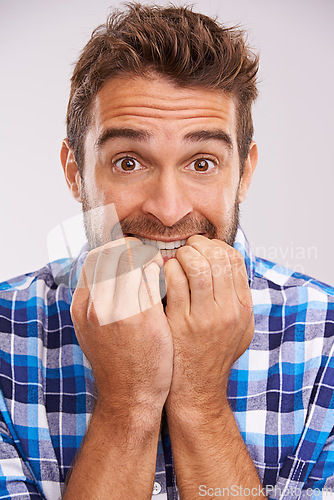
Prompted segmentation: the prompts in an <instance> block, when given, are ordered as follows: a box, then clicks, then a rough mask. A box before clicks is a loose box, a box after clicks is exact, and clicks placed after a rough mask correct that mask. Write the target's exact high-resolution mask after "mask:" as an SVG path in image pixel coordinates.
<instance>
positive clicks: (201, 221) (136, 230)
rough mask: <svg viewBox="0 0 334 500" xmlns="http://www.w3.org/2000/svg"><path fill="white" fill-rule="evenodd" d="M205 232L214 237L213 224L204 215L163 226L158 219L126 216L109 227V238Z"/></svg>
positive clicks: (182, 234) (170, 235) (168, 235)
mask: <svg viewBox="0 0 334 500" xmlns="http://www.w3.org/2000/svg"><path fill="white" fill-rule="evenodd" d="M201 233H203V234H206V235H207V236H208V237H209V238H210V239H212V238H215V237H216V228H215V226H214V225H213V224H212V223H211V222H210V221H209V220H208V219H206V218H205V217H196V216H193V215H189V216H188V217H186V218H184V219H182V220H180V221H178V222H176V224H174V225H173V226H164V225H163V224H162V223H161V222H159V221H158V220H152V219H149V218H147V217H145V216H144V215H140V216H138V217H133V218H126V219H123V220H121V221H119V222H118V223H117V224H115V225H114V226H113V228H112V229H111V239H112V240H117V239H120V238H123V235H124V234H133V235H140V236H142V237H144V238H145V237H148V238H149V237H150V236H152V235H154V236H155V237H158V236H159V237H162V238H170V237H173V238H175V237H177V236H179V235H180V236H184V235H189V236H190V235H193V234H201Z"/></svg>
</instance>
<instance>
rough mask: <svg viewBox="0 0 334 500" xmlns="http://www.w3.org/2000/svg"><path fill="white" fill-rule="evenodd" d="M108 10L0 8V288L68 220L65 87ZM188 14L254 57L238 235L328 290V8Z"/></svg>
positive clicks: (287, 5) (101, 2)
mask: <svg viewBox="0 0 334 500" xmlns="http://www.w3.org/2000/svg"><path fill="white" fill-rule="evenodd" d="M146 3H153V2H146ZM157 3H161V2H159V1H157ZM118 4H119V2H115V1H114V2H110V1H106V0H94V1H92V0H90V1H88V0H80V1H79V0H70V1H68V0H57V1H45V0H43V1H42V0H30V1H29V2H27V1H26V0H1V1H0V51H1V79H0V86H1V88H0V90H1V94H0V95H1V119H0V122H1V123H0V127H1V131H0V140H1V143H0V146H1V181H0V210H1V265H0V280H3V279H6V278H9V277H12V276H14V275H17V274H20V273H24V272H29V271H32V270H35V269H37V268H39V267H41V266H42V265H44V263H46V262H47V261H48V260H49V254H48V249H47V245H46V241H47V235H48V234H49V232H50V231H51V230H52V229H53V228H54V227H55V226H56V225H58V224H59V223H61V222H62V221H64V220H66V219H68V218H69V217H71V216H73V215H75V214H78V213H79V212H80V205H79V204H78V203H76V202H75V201H74V200H72V199H71V196H70V194H69V193H68V191H67V187H66V184H65V181H64V178H63V174H62V169H61V165H60V161H59V149H60V145H61V141H62V138H63V137H64V135H65V112H66V106H67V98H68V92H69V79H70V75H71V69H72V63H73V62H74V61H75V60H76V58H77V56H78V54H79V51H80V50H81V49H82V47H83V45H84V44H85V42H86V41H87V40H88V38H89V35H90V33H91V31H92V29H93V28H94V27H96V26H97V25H98V24H100V23H102V22H104V20H105V17H106V14H107V12H108V8H109V7H110V6H113V5H118ZM194 5H195V10H199V11H202V12H203V13H206V14H209V15H216V14H218V16H219V19H220V20H221V21H222V22H224V23H226V24H228V25H231V24H236V23H240V24H242V25H243V26H244V27H245V28H246V29H247V30H248V32H249V39H250V41H251V44H252V46H253V47H254V48H255V49H260V52H261V68H260V79H261V83H260V98H259V100H258V102H257V104H256V106H255V109H254V123H255V139H256V141H257V142H258V146H259V152H260V158H259V164H258V168H257V171H256V174H255V177H254V180H253V185H252V187H251V190H250V193H249V197H248V200H247V201H246V202H245V203H244V204H243V205H242V207H241V208H242V219H241V220H242V226H243V228H244V229H245V231H246V233H247V235H248V238H249V239H250V241H251V242H252V244H253V247H254V250H255V251H257V253H258V254H259V255H260V256H262V257H264V258H268V259H269V260H274V261H277V262H280V263H282V264H284V265H287V266H289V267H292V268H293V269H295V270H297V271H300V272H305V273H307V274H309V275H311V276H313V277H315V278H317V279H320V280H322V281H325V282H327V283H329V284H332V285H333V284H334V269H333V265H332V261H331V260H332V259H331V257H332V246H333V235H332V209H333V197H332V193H333V185H334V182H333V180H334V173H333V167H334V165H333V154H332V150H333V140H334V139H333V132H334V127H333V115H334V98H333V77H334V70H333V49H334V29H333V21H334V2H333V0H252V1H249V0H234V1H232V0H221V1H218V0H214V1H213V0H211V1H208V0H198V1H196V2H194Z"/></svg>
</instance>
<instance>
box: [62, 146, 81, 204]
mask: <svg viewBox="0 0 334 500" xmlns="http://www.w3.org/2000/svg"><path fill="white" fill-rule="evenodd" d="M60 161H61V164H62V166H63V170H64V175H65V179H66V182H67V185H68V187H69V190H70V191H71V193H72V196H73V198H74V199H76V200H77V201H79V202H80V203H81V202H82V199H81V175H80V172H79V169H78V165H77V162H76V161H75V159H74V154H73V150H72V149H71V148H70V146H69V144H68V140H67V139H64V140H63V143H62V145H61V150H60Z"/></svg>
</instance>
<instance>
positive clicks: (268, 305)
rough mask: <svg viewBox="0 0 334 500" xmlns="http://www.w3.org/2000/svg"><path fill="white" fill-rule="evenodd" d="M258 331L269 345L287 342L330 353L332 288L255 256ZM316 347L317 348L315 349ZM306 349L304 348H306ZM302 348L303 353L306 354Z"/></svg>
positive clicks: (290, 345) (333, 323)
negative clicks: (267, 335)
mask: <svg viewBox="0 0 334 500" xmlns="http://www.w3.org/2000/svg"><path fill="white" fill-rule="evenodd" d="M251 289H252V297H253V304H254V316H255V321H256V325H257V329H258V330H259V332H263V333H264V332H267V334H268V333H269V334H270V342H271V346H272V347H278V346H279V345H280V346H281V345H282V344H286V345H287V346H288V348H289V349H290V350H291V349H294V350H296V349H297V344H298V345H300V346H301V345H303V346H304V348H305V349H306V347H308V346H311V345H312V351H313V353H314V350H316V351H318V354H319V355H320V352H321V351H322V353H323V354H324V353H326V355H327V356H331V352H332V349H333V344H334V288H333V287H331V286H330V285H327V284H325V283H322V282H320V281H318V280H315V279H313V278H311V277H310V276H307V275H304V274H301V273H296V272H294V271H293V270H291V269H288V268H285V267H282V266H280V265H278V264H275V263H273V262H270V261H267V260H264V259H259V258H255V266H254V274H253V280H252V283H251ZM315 348H316V349H315ZM305 352H306V351H305ZM305 352H304V355H306V354H305Z"/></svg>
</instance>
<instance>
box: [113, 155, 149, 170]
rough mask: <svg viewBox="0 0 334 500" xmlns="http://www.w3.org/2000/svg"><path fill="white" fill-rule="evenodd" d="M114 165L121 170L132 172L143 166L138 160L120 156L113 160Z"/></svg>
mask: <svg viewBox="0 0 334 500" xmlns="http://www.w3.org/2000/svg"><path fill="white" fill-rule="evenodd" d="M114 166H115V167H116V169H117V170H120V171H122V172H132V171H136V170H141V169H142V168H143V167H142V165H141V164H140V163H139V161H137V160H135V159H134V158H131V157H126V158H120V159H119V160H117V161H115V162H114Z"/></svg>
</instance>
